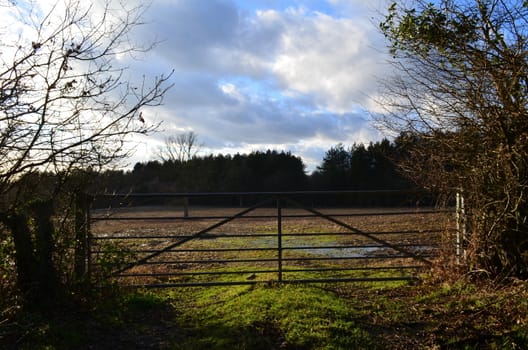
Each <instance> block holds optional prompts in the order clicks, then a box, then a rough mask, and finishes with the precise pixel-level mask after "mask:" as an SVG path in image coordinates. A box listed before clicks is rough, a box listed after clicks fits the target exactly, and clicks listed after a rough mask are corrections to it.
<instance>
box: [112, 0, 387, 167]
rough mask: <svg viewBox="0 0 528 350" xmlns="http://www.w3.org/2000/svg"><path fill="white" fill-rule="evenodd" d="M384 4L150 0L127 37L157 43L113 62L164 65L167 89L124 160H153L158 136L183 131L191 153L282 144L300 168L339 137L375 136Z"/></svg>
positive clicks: (139, 67)
mask: <svg viewBox="0 0 528 350" xmlns="http://www.w3.org/2000/svg"><path fill="white" fill-rule="evenodd" d="M137 1H139V0H137ZM140 3H143V2H140ZM127 4H128V3H127ZM385 8H387V2H386V1H385V0H370V1H367V0H312V1H310V0H305V1H302V0H289V1H283V0H280V1H279V0H151V2H150V5H149V6H148V8H147V9H146V10H145V13H144V15H143V19H144V22H145V24H144V25H141V26H139V27H137V28H136V29H135V30H134V32H133V33H132V37H131V40H132V41H134V42H138V43H140V44H141V43H151V42H153V41H156V42H157V45H156V46H155V47H154V48H153V49H152V50H151V51H149V52H148V53H146V54H145V55H142V56H141V57H135V58H134V59H131V58H130V57H123V58H120V59H121V60H123V62H122V63H123V64H125V65H127V66H128V67H129V69H130V73H131V74H133V75H134V76H136V77H139V76H143V75H144V76H146V77H147V79H148V78H149V77H151V78H153V77H154V76H156V75H159V74H167V73H169V72H171V71H174V73H173V75H172V78H171V81H170V83H172V84H173V87H172V88H171V89H170V90H169V91H168V93H167V94H166V96H165V99H164V104H163V105H162V106H160V107H156V108H154V109H149V110H148V111H145V113H144V114H143V116H144V118H145V119H147V121H149V122H153V123H155V122H159V121H161V123H162V124H161V126H160V128H159V131H158V132H156V133H154V134H151V135H149V136H148V137H144V138H141V139H138V140H137V146H136V152H135V154H134V156H133V157H132V158H131V159H130V160H129V161H128V164H129V165H131V166H133V164H135V162H138V161H147V160H151V159H155V158H156V153H157V151H158V149H159V147H163V144H164V140H165V139H166V138H167V137H168V136H171V135H172V136H175V135H178V134H181V133H184V132H189V131H193V132H194V133H196V134H197V135H198V139H199V141H200V142H201V143H202V144H203V147H202V148H201V153H200V154H201V155H207V154H219V153H222V154H236V153H249V152H252V151H259V150H268V149H271V150H277V151H289V152H291V153H292V154H294V155H297V156H300V157H301V158H302V159H303V162H304V164H305V165H306V167H307V172H311V171H312V170H314V169H315V168H316V166H317V165H319V164H321V162H322V159H323V156H324V154H325V152H326V151H327V150H328V149H330V147H332V146H335V145H337V144H338V143H343V144H344V145H345V146H348V145H352V144H353V143H368V142H370V141H378V140H380V139H382V138H383V137H384V136H386V135H383V134H380V132H378V131H377V130H376V129H375V128H374V127H373V123H372V118H371V115H372V114H374V113H377V112H378V111H379V110H380V108H379V106H377V105H376V103H375V102H374V101H375V100H376V96H377V94H378V91H379V88H378V86H379V79H380V77H383V76H385V75H386V74H388V70H389V68H388V65H387V64H386V60H387V56H386V51H387V50H386V49H385V42H384V41H383V38H382V35H381V34H380V33H379V31H378V29H377V23H378V22H379V21H380V12H383V11H384V9H385Z"/></svg>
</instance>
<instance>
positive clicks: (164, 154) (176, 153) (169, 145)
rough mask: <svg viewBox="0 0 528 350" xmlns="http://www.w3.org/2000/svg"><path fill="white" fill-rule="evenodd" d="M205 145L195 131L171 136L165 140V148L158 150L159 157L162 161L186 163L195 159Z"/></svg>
mask: <svg viewBox="0 0 528 350" xmlns="http://www.w3.org/2000/svg"><path fill="white" fill-rule="evenodd" d="M202 147H203V143H200V142H199V140H198V135H197V134H196V133H195V132H194V131H189V132H185V133H181V134H179V135H177V136H176V137H174V136H169V137H167V138H166V139H165V144H164V146H162V147H160V148H159V149H158V156H159V158H160V159H161V160H162V161H164V162H165V161H178V162H185V161H189V160H191V159H192V158H194V157H195V156H196V155H197V154H198V152H200V149H201V148H202Z"/></svg>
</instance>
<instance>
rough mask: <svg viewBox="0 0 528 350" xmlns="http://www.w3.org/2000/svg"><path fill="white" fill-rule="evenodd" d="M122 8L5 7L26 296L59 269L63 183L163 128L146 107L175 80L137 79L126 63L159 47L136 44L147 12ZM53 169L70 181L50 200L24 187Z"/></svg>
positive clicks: (6, 131)
mask: <svg viewBox="0 0 528 350" xmlns="http://www.w3.org/2000/svg"><path fill="white" fill-rule="evenodd" d="M116 4H117V3H115V2H112V3H110V1H108V2H107V3H106V4H104V6H103V7H99V6H96V5H95V4H91V5H86V2H84V1H80V0H66V1H64V2H61V1H57V3H55V5H53V6H52V7H51V8H49V9H42V8H39V7H38V6H39V3H38V2H33V1H27V2H19V1H17V2H16V3H15V2H13V3H11V2H9V3H2V5H3V6H4V9H7V10H9V13H10V15H11V18H15V20H14V21H13V25H15V26H16V27H17V28H20V30H19V31H18V32H19V34H18V36H16V37H13V36H12V35H10V33H11V32H10V30H11V29H12V28H7V27H1V28H0V31H1V34H2V43H1V44H0V45H1V47H0V159H1V160H2V161H1V162H0V196H1V197H0V199H1V200H0V222H2V223H3V225H4V226H5V227H7V229H8V230H9V231H10V232H11V234H12V237H13V241H14V244H15V250H16V255H15V258H16V259H15V260H16V264H17V272H18V277H19V287H20V289H21V290H22V291H25V292H28V291H30V290H33V289H35V285H39V283H40V287H42V285H43V284H45V283H48V282H47V281H50V280H52V276H51V272H49V271H48V272H49V273H46V274H42V273H40V272H38V271H41V272H42V268H41V267H37V266H42V263H45V265H46V266H48V267H53V266H51V264H52V259H51V254H52V253H53V252H55V253H56V251H54V249H56V248H57V241H56V240H57V234H56V228H54V223H55V222H57V221H56V220H54V221H52V220H51V216H52V215H54V216H55V217H60V216H61V215H62V216H64V215H67V214H68V213H71V212H64V213H57V212H54V208H55V206H54V203H53V201H54V200H55V199H56V198H57V197H58V196H60V195H61V194H64V193H63V187H62V186H63V184H64V179H65V178H67V177H68V176H70V175H71V174H72V173H75V172H78V171H79V170H88V169H90V170H92V171H93V170H97V169H101V168H102V167H105V166H107V165H109V164H112V163H114V162H116V161H117V160H120V159H122V158H123V157H126V156H127V154H128V152H129V151H128V150H129V147H128V146H127V143H128V142H130V141H131V136H132V135H134V134H148V133H149V132H151V131H153V130H155V129H156V127H157V125H156V124H155V123H154V124H153V123H149V121H148V119H149V118H147V116H146V113H147V108H146V107H151V106H157V105H159V104H161V103H162V99H163V96H164V94H165V93H166V92H167V89H168V88H169V87H170V86H169V85H168V79H169V77H170V74H169V75H161V76H158V77H156V78H154V79H153V80H152V81H149V80H147V79H145V78H144V77H143V79H139V80H138V81H137V82H136V81H135V80H136V79H135V78H136V77H133V78H132V77H129V76H128V75H129V72H128V70H127V67H126V66H122V64H121V60H120V59H121V58H123V57H127V55H130V54H133V53H138V52H145V51H148V50H149V49H150V48H151V45H149V46H147V47H143V48H142V47H138V46H136V45H134V44H133V43H132V42H131V41H130V38H131V35H132V30H133V29H134V28H136V27H137V26H138V25H141V24H142V23H141V15H142V13H143V8H142V7H126V6H125V5H123V6H121V7H119V5H116ZM116 6H117V7H116ZM44 172H45V173H48V174H54V176H55V177H56V178H59V177H60V178H62V180H58V181H57V180H54V181H53V182H50V185H53V186H51V187H52V188H49V189H47V190H46V193H45V194H43V192H42V191H41V190H40V189H39V186H36V187H30V186H27V183H26V185H23V184H24V182H23V181H24V179H26V178H28V177H31V175H32V174H34V175H36V176H38V173H40V174H42V173H44ZM40 188H41V187H40ZM20 192H24V193H25V195H24V196H21V195H20ZM31 203H32V204H31ZM38 203H41V204H38ZM42 203H44V205H43V204H42ZM64 208H71V206H65V207H64ZM64 210H69V209H64ZM30 223H31V224H30ZM35 239H36V240H37V241H34V240H35ZM35 254H37V255H38V256H35ZM37 270H38V271H37ZM35 271H37V272H38V273H36V272H35ZM35 275H37V276H38V278H37V279H35ZM37 289H38V288H37ZM41 289H42V288H41ZM47 292H49V289H48V290H47ZM47 292H46V293H47ZM40 294H41V295H43V294H45V293H40ZM50 297H51V298H52V297H53V296H52V294H50Z"/></svg>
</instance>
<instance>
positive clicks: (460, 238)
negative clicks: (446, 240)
mask: <svg viewBox="0 0 528 350" xmlns="http://www.w3.org/2000/svg"><path fill="white" fill-rule="evenodd" d="M465 240H466V208H465V204H464V195H463V193H462V191H458V192H457V193H456V261H457V264H460V257H461V256H464V257H465V255H466V254H465V253H466V252H465V249H464V247H463V246H464V242H465Z"/></svg>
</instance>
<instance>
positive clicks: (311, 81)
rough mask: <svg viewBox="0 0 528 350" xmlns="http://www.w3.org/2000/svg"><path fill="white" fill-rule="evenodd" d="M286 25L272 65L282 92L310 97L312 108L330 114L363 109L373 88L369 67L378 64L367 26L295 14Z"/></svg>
mask: <svg viewBox="0 0 528 350" xmlns="http://www.w3.org/2000/svg"><path fill="white" fill-rule="evenodd" d="M288 20H289V23H288V27H287V30H286V31H285V32H284V33H283V35H282V42H281V53H280V54H279V55H278V56H277V57H276V58H275V61H274V63H273V71H274V72H275V73H276V74H277V76H278V78H279V79H280V80H281V82H282V83H283V84H284V87H285V88H287V89H290V90H292V91H294V92H299V93H303V94H309V95H311V96H314V99H315V101H316V103H317V104H318V105H320V106H322V107H324V108H325V109H328V110H330V111H332V112H335V113H345V112H347V111H349V110H350V109H351V108H354V106H357V105H358V104H364V103H365V99H366V97H367V95H368V93H369V92H370V91H371V90H373V87H374V83H375V70H376V65H375V62H376V61H381V58H380V57H379V54H378V53H377V51H375V50H374V48H373V45H374V43H373V41H372V40H373V39H372V38H371V35H370V30H371V26H372V25H371V23H369V22H368V21H367V20H363V19H349V18H333V17H330V16H328V15H325V14H322V13H315V14H314V15H313V16H305V15H304V16H299V12H295V14H294V16H293V17H290V18H288Z"/></svg>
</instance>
